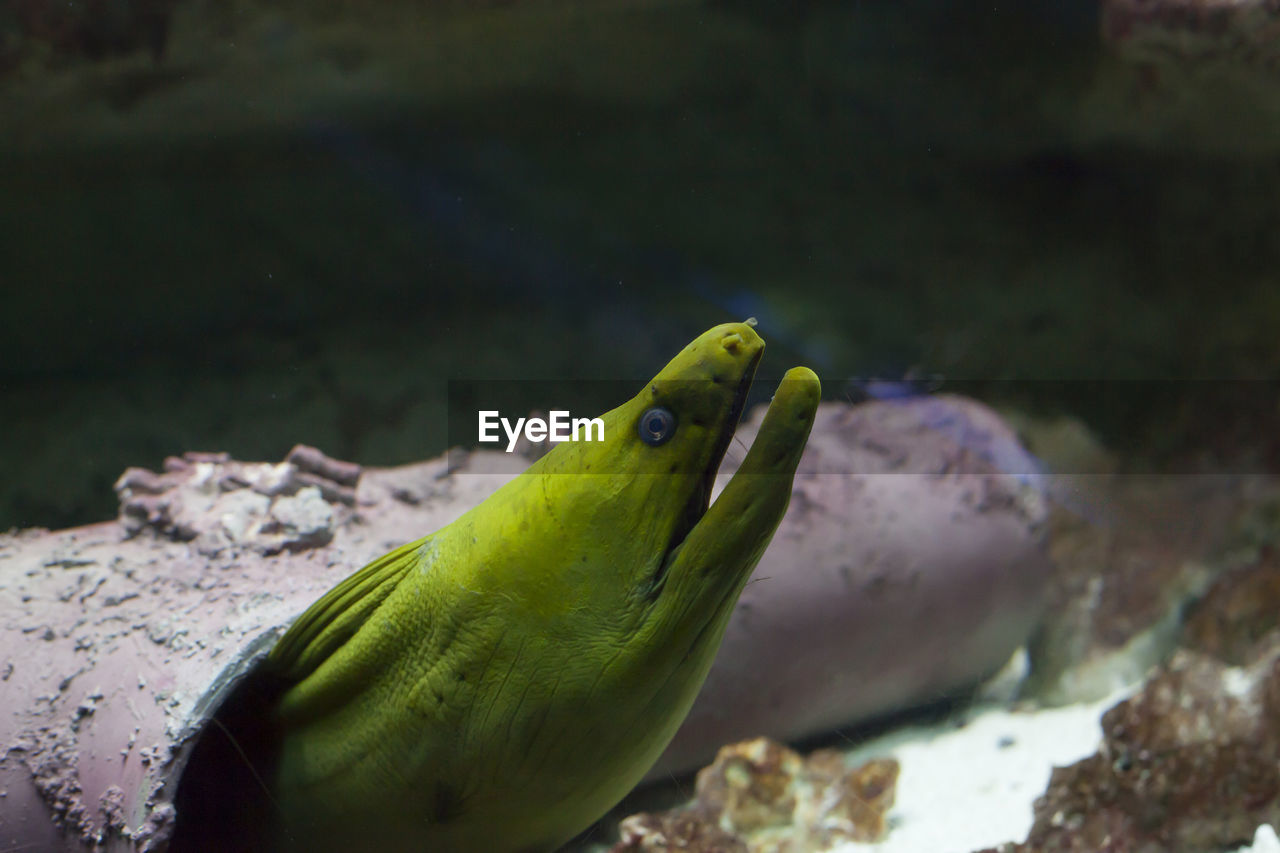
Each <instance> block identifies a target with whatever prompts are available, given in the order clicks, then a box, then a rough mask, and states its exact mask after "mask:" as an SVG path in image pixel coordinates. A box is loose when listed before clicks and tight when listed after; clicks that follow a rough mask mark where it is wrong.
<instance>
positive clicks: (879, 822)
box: [612, 738, 898, 853]
mask: <svg viewBox="0 0 1280 853" xmlns="http://www.w3.org/2000/svg"><path fill="white" fill-rule="evenodd" d="M897 778H898V763H897V762H896V761H894V760H892V759H875V760H872V761H869V762H867V763H866V764H863V765H862V766H860V767H857V768H854V769H853V770H848V769H846V768H845V766H844V759H843V757H842V756H841V755H840V753H839V752H836V751H835V750H830V749H820V750H817V751H816V752H814V753H812V754H811V755H809V756H808V757H802V756H801V755H799V754H798V753H796V752H793V751H791V750H790V749H787V748H786V747H785V746H782V745H781V744H779V743H777V742H776V741H771V740H769V739H768V738H756V739H755V740H751V741H745V742H743V743H736V744H732V745H729V746H726V747H723V748H721V749H720V751H719V753H717V755H716V759H715V762H714V763H713V764H711V766H709V767H706V768H704V769H703V770H701V771H699V773H698V780H697V785H696V793H695V795H694V799H693V801H692V802H690V803H689V804H687V805H685V806H681V807H680V808H677V809H672V810H671V811H667V812H662V813H659V814H638V815H633V816H631V817H628V818H626V819H624V820H623V821H622V824H621V826H620V831H621V834H622V840H621V841H620V842H619V843H618V844H616V845H614V846H613V848H612V853H631V851H637V852H638V851H665V850H687V851H690V853H696V851H706V853H711V851H724V853H736V851H742V853H748V851H749V853H786V852H787V851H797V853H798V851H818V850H827V849H830V848H832V847H833V846H835V845H837V844H841V843H843V842H846V841H857V842H873V841H878V840H880V839H881V838H882V837H883V836H884V834H885V832H886V829H887V827H886V823H885V815H886V814H887V813H888V811H889V809H890V808H891V807H892V806H893V798H894V788H895V784H896V782H897Z"/></svg>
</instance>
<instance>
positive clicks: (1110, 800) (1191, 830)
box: [1001, 633, 1280, 853]
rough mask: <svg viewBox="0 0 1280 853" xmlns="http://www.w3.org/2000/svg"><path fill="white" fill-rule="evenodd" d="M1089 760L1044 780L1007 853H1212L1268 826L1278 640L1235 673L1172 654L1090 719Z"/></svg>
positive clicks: (1274, 817) (1276, 780)
mask: <svg viewBox="0 0 1280 853" xmlns="http://www.w3.org/2000/svg"><path fill="white" fill-rule="evenodd" d="M1102 728H1103V735H1104V737H1103V743H1102V746H1101V747H1100V748H1099V750H1098V752H1097V753H1096V754H1095V755H1093V756H1091V757H1089V758H1086V759H1084V760H1083V761H1080V762H1077V763H1076V764H1073V765H1071V766H1070V767H1062V768H1058V769H1056V770H1054V772H1053V776H1052V778H1051V780H1050V782H1049V788H1048V791H1047V792H1046V793H1045V795H1044V796H1043V797H1041V798H1040V799H1039V800H1038V801H1037V802H1036V807H1035V824H1034V826H1033V827H1032V829H1031V832H1030V833H1029V835H1028V837H1027V840H1026V841H1025V842H1024V843H1022V844H1011V845H1005V846H1004V847H1003V848H1001V850H1002V851H1007V853H1015V851H1017V853H1030V851H1045V853H1059V851H1061V853H1067V852H1068V851H1070V853H1077V852H1078V853H1085V851H1090V853H1092V851H1098V850H1114V851H1133V852H1134V853H1158V851H1169V850H1180V851H1210V850H1223V849H1227V848H1230V847H1233V846H1238V845H1241V844H1247V843H1248V842H1249V840H1250V839H1251V838H1253V836H1254V832H1255V830H1256V829H1257V828H1258V827H1259V826H1260V825H1262V824H1264V823H1270V824H1272V825H1273V826H1274V825H1276V822H1277V821H1278V820H1280V633H1274V634H1272V635H1271V636H1270V638H1269V640H1268V641H1267V642H1265V643H1262V644H1260V645H1259V646H1258V647H1257V648H1256V649H1255V653H1254V655H1253V656H1252V658H1251V659H1250V660H1249V661H1248V663H1247V665H1245V666H1242V667H1235V666H1230V665H1228V664H1225V663H1223V662H1221V661H1219V660H1216V659H1214V658H1212V657H1209V656H1207V655H1203V654H1200V653H1197V652H1191V651H1185V650H1183V651H1179V652H1178V653H1176V654H1175V655H1174V657H1173V658H1172V660H1170V662H1169V663H1168V664H1167V665H1166V666H1164V667H1162V668H1161V669H1160V670H1159V671H1157V673H1156V674H1155V675H1154V676H1153V677H1152V678H1151V679H1150V680H1148V682H1147V684H1146V685H1145V686H1144V688H1143V689H1142V691H1141V692H1140V693H1138V694H1137V695H1136V696H1134V697H1133V698H1132V699H1129V700H1127V701H1124V702H1121V703H1120V704H1118V705H1116V706H1115V707H1113V708H1112V709H1111V710H1109V711H1107V713H1106V714H1104V715H1103V718H1102Z"/></svg>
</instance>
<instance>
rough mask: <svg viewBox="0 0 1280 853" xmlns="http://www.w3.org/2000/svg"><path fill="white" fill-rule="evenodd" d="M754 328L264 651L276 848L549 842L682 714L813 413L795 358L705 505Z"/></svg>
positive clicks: (691, 358) (350, 584) (570, 829)
mask: <svg viewBox="0 0 1280 853" xmlns="http://www.w3.org/2000/svg"><path fill="white" fill-rule="evenodd" d="M763 349H764V342H763V341H762V340H761V339H760V337H759V336H758V335H757V334H756V332H755V330H754V329H753V328H752V326H751V325H749V324H747V323H732V324H727V325H722V326H717V327H716V328H714V329H711V330H710V331H708V332H706V333H705V334H703V335H701V336H700V337H698V338H697V339H696V340H695V341H693V343H691V344H689V345H688V346H687V347H685V349H684V350H683V351H682V352H681V353H680V354H679V355H677V356H676V357H675V359H674V360H672V362H671V363H670V364H668V365H667V366H666V368H664V369H663V370H662V372H661V373H659V374H658V375H657V377H655V378H654V379H653V381H651V382H650V383H649V384H647V385H646V386H645V387H644V389H643V390H642V391H641V392H640V393H639V394H638V395H637V396H636V397H635V398H633V399H632V400H630V401H629V402H627V403H624V404H623V405H622V406H620V407H618V408H617V409H614V410H613V411H611V412H609V413H607V414H605V415H604V416H603V420H604V441H603V442H585V441H579V442H566V443H563V444H559V445H557V446H556V447H555V449H553V450H552V451H551V452H550V453H548V454H547V455H546V456H544V457H542V458H541V459H540V460H538V461H537V462H536V463H535V464H534V465H533V466H532V467H530V468H529V469H528V470H527V471H526V472H525V473H523V474H521V475H520V476H518V477H516V478H515V479H514V480H512V481H511V482H510V483H508V484H506V485H505V486H504V487H502V488H501V489H500V490H498V491H497V492H496V493H494V495H493V496H492V497H490V498H489V499H488V500H486V501H484V502H483V503H482V504H480V505H479V506H477V507H475V508H474V509H472V510H471V511H469V512H468V513H466V514H465V515H463V516H462V517H461V518H459V519H458V520H457V521H455V522H453V523H452V524H450V525H448V526H446V527H444V528H443V529H441V530H438V531H437V532H435V533H433V534H431V535H430V536H427V537H424V538H422V539H419V540H417V541H415V542H410V543H409V544H407V545H404V546H403V547H401V548H398V549H396V550H395V551H392V552H391V553H390V554H387V555H386V556H384V557H382V558H380V559H378V560H375V561H374V562H373V563H371V564H369V565H368V566H366V567H365V568H363V569H361V570H360V571H358V572H356V573H355V574H353V575H352V576H350V577H349V578H347V579H346V580H344V581H343V582H342V583H340V584H339V585H338V586H336V587H335V588H334V589H333V590H331V591H330V592H329V593H328V594H326V595H325V596H324V597H323V598H321V599H320V600H319V601H317V602H316V603H315V604H314V605H312V606H311V608H310V609H308V610H307V611H306V612H305V613H304V614H303V615H302V617H301V618H299V619H298V621H297V622H296V623H295V624H294V625H293V626H292V628H291V629H290V630H289V631H288V633H287V634H286V635H285V636H284V637H283V639H281V641H280V642H279V644H278V645H277V646H276V647H275V649H274V650H273V651H272V653H271V655H270V657H269V658H268V660H267V668H268V670H269V671H272V672H274V673H275V674H277V675H279V676H281V677H283V679H284V680H285V681H286V682H288V683H289V684H290V686H289V688H288V690H287V692H286V693H285V694H284V695H283V698H282V700H281V701H280V702H279V704H278V707H277V709H276V720H275V722H276V723H277V725H278V730H279V731H280V732H282V733H283V739H282V741H281V743H280V753H279V763H278V765H277V770H276V772H275V776H274V780H273V781H272V782H269V783H268V784H269V787H270V788H271V793H272V799H273V800H274V805H275V810H276V811H277V812H278V814H279V817H280V827H279V830H278V834H277V836H276V837H277V839H278V841H277V843H278V845H279V847H281V848H282V849H305V850H343V851H347V850H379V851H407V850H413V851H436V852H437V853H441V852H442V851H477V853H505V851H512V853H515V852H516V851H546V850H554V849H555V848H556V847H557V846H558V845H560V844H562V843H564V842H565V841H567V840H568V839H570V838H571V837H573V836H574V835H575V834H576V833H578V832H580V831H581V830H583V829H585V828H586V827H587V826H589V825H590V824H591V823H592V822H593V821H594V820H596V819H597V818H599V817H600V816H601V815H602V814H604V812H605V811H607V810H608V809H609V808H610V807H611V806H613V805H614V804H615V803H617V802H618V800H620V799H621V798H622V797H623V796H624V795H625V794H626V793H627V792H628V791H629V790H630V789H631V788H632V787H633V786H634V785H635V784H636V783H637V782H639V781H640V779H641V777H642V776H643V775H644V773H645V771H646V770H647V769H648V768H649V767H650V765H652V764H653V762H654V761H655V760H656V759H657V757H658V755H659V754H660V753H661V752H662V750H663V747H664V746H666V744H667V742H668V741H669V740H670V739H671V737H672V735H673V734H674V733H675V731H676V729H677V727H678V726H679V725H680V722H681V721H682V720H683V719H684V716H685V714H686V712H687V711H688V710H689V706H690V704H691V703H692V702H693V699H694V696H695V695H696V694H697V692H698V689H699V687H700V686H701V685H702V682H703V678H704V677H705V676H706V673H707V670H708V668H709V667H710V666H711V662H712V659H713V658H714V657H715V653H716V649H717V647H718V646H719V643H720V638H721V635H722V633H723V631H724V627H725V624H726V623H727V622H728V619H729V614H730V612H731V611H732V610H733V607H734V603H735V602H736V601H737V598H738V594H739V592H741V590H742V587H743V585H744V584H745V583H746V580H747V578H748V576H749V575H750V574H751V571H752V569H753V568H754V567H755V565H756V562H757V560H758V559H759V558H760V555H761V553H763V551H764V549H765V547H766V546H767V545H768V544H769V540H770V538H771V537H772V536H773V532H774V530H775V528H776V527H777V524H778V522H779V521H780V520H781V518H782V515H783V513H784V512H785V511H786V508H787V502H788V500H789V498H790V495H791V481H792V476H793V474H794V472H795V467H796V463H797V461H798V460H799V458H800V454H801V451H802V450H803V449H804V445H805V441H806V439H807V438H808V435H809V429H810V427H811V426H812V424H813V417H814V412H815V409H816V407H817V405H818V398H819V390H820V389H819V384H818V378H817V377H816V376H815V375H814V374H813V372H812V371H810V370H808V369H807V368H795V369H793V370H791V371H790V372H788V373H787V374H786V376H785V378H784V379H783V381H782V384H781V386H780V387H779V389H778V391H777V393H776V394H775V396H774V399H773V402H772V404H771V406H770V409H769V412H768V415H767V417H766V418H765V421H764V424H763V426H762V427H761V430H760V433H759V436H758V437H757V439H756V441H755V443H754V446H753V447H752V448H751V449H750V451H749V452H748V453H747V456H746V458H745V459H744V460H743V462H742V465H741V467H740V468H739V470H738V472H737V474H736V475H735V476H734V477H733V479H732V481H731V482H730V483H729V484H728V486H727V487H726V488H725V489H724V491H723V492H722V493H721V494H720V496H719V497H718V499H717V500H716V502H715V503H714V504H713V505H712V506H710V508H708V499H709V497H710V492H711V487H712V481H713V478H714V476H715V473H716V469H717V468H718V467H719V464H720V461H721V458H722V457H723V455H724V452H725V450H726V448H727V447H728V445H729V442H730V440H731V438H732V436H733V432H734V428H735V427H736V426H737V422H738V418H739V416H740V415H741V413H742V407H743V403H744V399H745V397H746V394H747V390H748V388H749V386H750V384H751V380H752V377H753V376H754V374H755V369H756V365H757V364H758V362H759V360H760V355H761V353H762V351H763Z"/></svg>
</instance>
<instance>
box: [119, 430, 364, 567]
mask: <svg viewBox="0 0 1280 853" xmlns="http://www.w3.org/2000/svg"><path fill="white" fill-rule="evenodd" d="M359 479H360V466H359V465H356V464H354V463H351V462H341V461H339V460H336V459H330V458H329V457H327V456H325V455H324V454H323V453H321V452H320V451H319V450H316V449H315V448H314V447H307V446H306V445H301V444H300V445H298V446H296V447H294V448H293V450H291V451H290V452H289V455H288V457H287V458H286V460H285V461H284V462H281V463H279V464H276V465H273V464H270V463H265V462H238V461H236V460H233V459H231V458H230V457H229V456H227V454H225V453H187V454H184V455H183V456H182V457H181V458H177V457H170V458H169V459H166V460H165V463H164V473H162V474H157V473H155V472H152V471H148V470H146V469H144V468H130V469H128V470H127V471H125V472H124V474H122V475H121V477H120V479H119V480H117V481H116V486H115V488H116V493H117V494H118V495H119V496H120V521H121V524H122V525H123V527H124V529H125V531H126V533H127V534H128V535H130V536H135V535H137V534H139V533H141V532H142V531H144V530H151V531H153V532H155V533H156V534H157V535H160V536H165V537H167V538H169V539H173V540H176V541H179V542H189V541H192V540H195V541H196V544H197V547H198V548H200V550H201V551H202V552H205V553H209V552H213V551H217V550H218V549H220V548H223V547H227V546H234V547H247V548H251V549H253V550H255V551H257V552H258V553H260V554H275V553H279V552H280V551H282V550H291V551H297V550H303V549H307V548H315V547H318V546H321V545H325V544H327V543H328V542H329V541H330V540H331V539H332V538H333V531H334V528H335V526H336V525H338V524H341V523H343V522H344V521H345V520H347V519H348V518H350V512H349V510H348V508H350V507H353V506H354V505H355V494H356V491H355V490H356V485H357V483H358V481H359Z"/></svg>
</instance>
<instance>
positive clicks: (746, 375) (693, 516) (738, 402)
mask: <svg viewBox="0 0 1280 853" xmlns="http://www.w3.org/2000/svg"><path fill="white" fill-rule="evenodd" d="M762 355H764V350H763V349H760V350H756V352H755V354H754V355H753V356H752V357H751V362H750V363H749V364H748V365H747V366H746V367H745V368H743V371H742V378H740V379H739V380H738V387H737V388H735V389H734V391H733V399H732V400H731V401H730V403H729V413H728V416H727V417H726V418H725V419H724V423H723V424H722V425H721V429H720V435H718V436H716V443H715V445H714V446H713V447H712V449H711V455H710V456H709V457H708V459H707V467H706V470H705V471H703V473H702V476H701V477H700V478H699V480H698V484H697V486H696V487H695V488H694V490H693V493H692V494H690V495H689V500H688V501H687V502H686V503H685V506H684V510H683V512H681V514H680V520H679V522H678V523H677V524H676V528H675V531H674V532H673V534H672V537H671V542H670V543H669V544H668V545H667V551H666V553H665V554H664V555H663V558H662V563H661V564H660V566H659V568H658V573H657V575H656V576H655V577H654V579H653V583H652V586H651V589H652V595H657V594H658V592H660V591H661V590H662V583H663V581H664V580H665V579H666V574H667V567H668V566H669V565H670V564H671V560H672V558H673V557H674V555H675V552H676V551H677V550H678V549H679V548H680V546H681V545H682V544H684V540H685V538H686V537H687V536H688V535H689V531H691V530H693V528H694V527H695V526H696V525H697V523H698V522H699V521H701V520H702V516H703V515H705V514H706V512H707V507H708V506H709V505H710V503H711V489H712V486H713V485H714V484H715V481H716V472H718V471H719V470H720V463H721V462H722V461H723V460H724V454H725V451H727V450H728V449H729V442H731V441H733V434H734V433H735V432H737V429H738V421H739V420H740V419H741V418H742V410H743V409H744V408H745V407H746V405H747V392H749V391H750V390H751V383H752V381H753V380H754V379H755V375H756V366H757V365H759V364H760V357H761V356H762Z"/></svg>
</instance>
